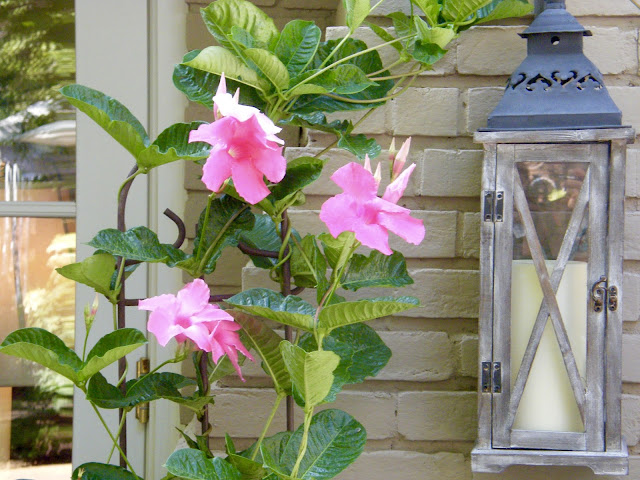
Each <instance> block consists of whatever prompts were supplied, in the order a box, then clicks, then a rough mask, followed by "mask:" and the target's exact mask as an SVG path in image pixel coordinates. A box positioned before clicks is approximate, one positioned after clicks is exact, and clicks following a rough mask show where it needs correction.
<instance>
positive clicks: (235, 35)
mask: <svg viewBox="0 0 640 480" xmlns="http://www.w3.org/2000/svg"><path fill="white" fill-rule="evenodd" d="M230 33H231V35H230V38H231V40H232V41H233V42H235V43H239V44H240V45H242V46H243V47H244V48H255V47H257V48H265V47H266V45H264V44H260V45H258V44H259V42H258V41H257V40H256V39H255V38H253V35H251V34H250V33H249V32H248V31H246V30H245V29H244V28H242V27H238V26H237V25H234V26H232V27H231V32H230Z"/></svg>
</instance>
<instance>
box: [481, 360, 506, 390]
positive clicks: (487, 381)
mask: <svg viewBox="0 0 640 480" xmlns="http://www.w3.org/2000/svg"><path fill="white" fill-rule="evenodd" d="M481 382H482V393H502V365H501V364H500V362H482V378H481Z"/></svg>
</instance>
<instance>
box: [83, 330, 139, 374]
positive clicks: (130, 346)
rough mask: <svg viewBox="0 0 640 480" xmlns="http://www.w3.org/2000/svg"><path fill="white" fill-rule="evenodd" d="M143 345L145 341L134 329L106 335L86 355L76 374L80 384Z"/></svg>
mask: <svg viewBox="0 0 640 480" xmlns="http://www.w3.org/2000/svg"><path fill="white" fill-rule="evenodd" d="M145 343H147V339H146V338H145V336H144V335H143V334H142V332H140V331H139V330H136V329H135V328H122V329H120V330H116V331H114V332H110V333H107V334H106V335H105V336H104V337H102V338H101V339H100V340H98V342H97V343H96V344H95V345H94V347H93V348H92V349H91V350H90V351H89V353H88V354H87V359H86V360H85V362H84V365H83V366H82V368H81V369H80V371H79V372H78V380H79V381H81V382H83V381H86V380H88V379H89V378H90V377H91V376H92V375H94V374H96V373H98V372H99V371H100V370H102V369H103V368H105V367H107V366H109V365H111V364H112V363H113V362H115V361H117V360H119V359H120V358H122V357H124V356H125V355H127V354H128V353H131V352H133V351H134V350H136V349H137V348H138V347H141V346H142V345H144V344H145Z"/></svg>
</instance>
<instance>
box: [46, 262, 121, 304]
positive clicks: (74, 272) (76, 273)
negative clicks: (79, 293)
mask: <svg viewBox="0 0 640 480" xmlns="http://www.w3.org/2000/svg"><path fill="white" fill-rule="evenodd" d="M115 269H116V259H115V258H114V257H113V255H110V254H108V253H98V254H96V255H92V256H90V257H87V258H85V259H84V260H83V261H82V262H79V263H71V264H69V265H65V266H64V267H60V268H56V272H58V273H59V274H60V275H62V276H63V277H65V278H68V279H70V280H73V281H75V282H78V283H82V284H83V285H87V286H89V287H91V288H93V289H94V290H95V291H96V292H98V293H101V294H102V295H104V296H105V297H107V298H108V299H109V301H110V302H111V303H116V302H117V301H118V292H117V291H115V290H111V278H112V276H113V272H114V271H115Z"/></svg>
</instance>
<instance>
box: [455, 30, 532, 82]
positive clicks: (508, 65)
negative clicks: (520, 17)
mask: <svg viewBox="0 0 640 480" xmlns="http://www.w3.org/2000/svg"><path fill="white" fill-rule="evenodd" d="M523 30H524V27H521V26H517V27H504V26H499V27H472V28H470V29H469V30H467V31H466V32H464V33H463V34H462V35H460V40H459V43H458V54H457V65H458V72H460V73H462V74H469V75H511V74H512V73H513V71H514V70H515V69H516V68H518V66H519V65H520V64H521V63H522V61H523V60H524V59H525V57H526V56H527V42H526V41H525V40H524V39H521V38H520V37H519V36H518V33H521V32H522V31H523Z"/></svg>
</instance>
